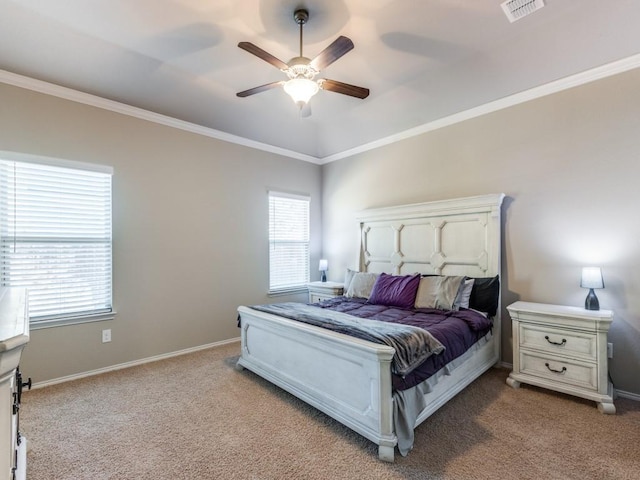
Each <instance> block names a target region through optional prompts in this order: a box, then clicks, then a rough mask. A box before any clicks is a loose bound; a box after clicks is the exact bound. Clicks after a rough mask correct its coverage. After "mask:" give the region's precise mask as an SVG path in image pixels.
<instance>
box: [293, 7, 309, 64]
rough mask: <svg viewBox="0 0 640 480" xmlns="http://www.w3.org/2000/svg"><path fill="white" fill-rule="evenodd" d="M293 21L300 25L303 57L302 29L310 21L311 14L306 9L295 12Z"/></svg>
mask: <svg viewBox="0 0 640 480" xmlns="http://www.w3.org/2000/svg"><path fill="white" fill-rule="evenodd" d="M293 19H294V20H295V21H296V23H297V24H298V25H300V56H301V57H302V27H303V26H304V24H305V23H307V21H308V20H309V12H308V11H307V10H305V9H304V8H300V9H298V10H296V11H295V12H293Z"/></svg>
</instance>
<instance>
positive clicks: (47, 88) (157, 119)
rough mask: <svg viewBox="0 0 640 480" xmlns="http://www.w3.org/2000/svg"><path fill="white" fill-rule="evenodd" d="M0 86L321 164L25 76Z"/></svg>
mask: <svg viewBox="0 0 640 480" xmlns="http://www.w3.org/2000/svg"><path fill="white" fill-rule="evenodd" d="M0 83H6V84H8V85H13V86H15V87H20V88H24V89H27V90H32V91H34V92H38V93H44V94H46V95H51V96H54V97H58V98H63V99H65V100H70V101H72V102H77V103H81V104H84V105H89V106H92V107H97V108H101V109H103V110H109V111H110V112H115V113H120V114H122V115H128V116H130V117H134V118H138V119H141V120H146V121H149V122H153V123H157V124H160V125H165V126H167V127H172V128H177V129H179V130H184V131H187V132H190V133H195V134H197V135H203V136H205V137H211V138H215V139H217V140H222V141H224V142H229V143H234V144H237V145H242V146H245V147H249V148H253V149H256V150H262V151H265V152H269V153H275V154H277V155H282V156H284V157H290V158H294V159H296V160H304V161H305V162H311V163H315V164H319V163H321V159H319V158H317V157H314V156H312V155H306V154H304V153H299V152H294V151H293V150H287V149H286V148H280V147H276V146H274V145H269V144H267V143H262V142H257V141H255V140H250V139H248V138H244V137H240V136H238V135H232V134H230V133H226V132H222V131H220V130H216V129H214V128H209V127H204V126H202V125H197V124H195V123H190V122H185V121H184V120H179V119H177V118H173V117H169V116H167V115H162V114H160V113H155V112H152V111H150V110H145V109H143V108H138V107H133V106H131V105H127V104H125V103H120V102H116V101H115V100H109V99H106V98H103V97H99V96H97V95H92V94H90V93H85V92H80V91H78V90H74V89H72V88H68V87H62V86H60V85H56V84H53V83H49V82H45V81H42V80H37V79H35V78H31V77H27V76H24V75H18V74H17V73H13V72H9V71H7V70H0Z"/></svg>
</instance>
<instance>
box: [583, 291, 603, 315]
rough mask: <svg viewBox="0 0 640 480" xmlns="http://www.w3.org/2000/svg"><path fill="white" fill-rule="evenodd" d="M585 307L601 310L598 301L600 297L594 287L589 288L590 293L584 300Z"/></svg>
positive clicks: (586, 308)
mask: <svg viewBox="0 0 640 480" xmlns="http://www.w3.org/2000/svg"><path fill="white" fill-rule="evenodd" d="M584 308H585V310H600V302H598V297H596V293H595V292H594V291H593V288H590V289H589V294H588V295H587V298H586V299H585V301H584Z"/></svg>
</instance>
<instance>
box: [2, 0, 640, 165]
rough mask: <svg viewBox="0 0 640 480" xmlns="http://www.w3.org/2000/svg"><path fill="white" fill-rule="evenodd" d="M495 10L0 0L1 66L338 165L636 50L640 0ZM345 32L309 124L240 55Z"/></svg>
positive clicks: (281, 52)
mask: <svg viewBox="0 0 640 480" xmlns="http://www.w3.org/2000/svg"><path fill="white" fill-rule="evenodd" d="M501 2H502V0H396V1H393V0H208V1H207V0H55V1H54V0H0V12H1V14H0V69H3V70H5V71H8V72H12V73H15V74H19V75H24V76H27V77H31V78H34V79H37V80H42V81H45V82H50V83H52V84H56V85H61V86H65V87H69V88H71V89H75V90H78V91H80V92H86V93H89V94H93V95H97V96H99V97H103V98H106V99H110V100H114V101H117V102H121V103H124V104H127V105H131V106H135V107H139V108H141V109H145V110H149V111H151V112H156V113H159V114H162V115H166V116H169V117H173V118H176V119H180V120H183V121H186V122H191V123H193V124H195V125H199V126H202V127H207V128H210V129H215V130H218V131H220V132H226V133H227V134H230V135H235V136H239V137H242V138H245V139H248V140H250V141H253V142H261V143H264V144H267V145H271V146H274V147H277V148H281V149H285V150H288V151H291V152H296V153H297V154H302V155H303V156H307V155H308V156H311V157H316V158H318V159H323V158H330V157H332V156H333V157H335V156H336V155H340V153H341V152H345V151H348V150H352V149H357V148H359V147H361V146H363V145H367V144H371V143H372V142H375V141H379V140H380V139H384V138H387V137H392V136H395V135H399V134H400V135H401V134H402V132H406V131H407V130H411V129H415V128H418V127H420V126H423V125H426V124H430V123H433V122H437V121H438V120H440V119H443V118H446V117H450V116H452V115H455V114H458V113H459V112H464V111H469V110H470V109H474V108H477V107H478V106H481V105H485V104H487V103H490V102H495V101H498V100H500V99H503V98H505V97H509V96H511V95H514V94H517V93H519V92H524V91H527V90H530V89H532V88H535V87H538V86H541V85H545V84H548V83H549V82H555V81H558V80H560V79H563V78H566V77H571V76H573V75H576V74H580V73H581V72H585V71H588V70H591V69H593V68H595V67H599V66H602V65H605V64H608V63H611V62H616V61H619V60H622V59H625V58H628V57H632V56H636V55H638V54H639V53H640V27H639V25H640V1H638V0H606V1H603V0H546V2H545V3H546V6H545V7H544V8H542V9H541V10H539V11H537V12H535V13H533V14H531V15H529V16H527V17H525V18H523V19H521V20H519V21H517V22H515V23H509V21H508V20H507V18H506V16H505V15H504V13H503V12H502V9H501V8H500V3H501ZM299 6H303V7H305V8H307V9H308V10H309V13H310V19H309V22H308V24H307V25H306V26H305V28H304V37H305V42H304V54H305V56H307V57H310V58H313V57H314V56H315V55H316V54H318V53H319V52H320V51H322V50H323V49H324V48H325V47H326V46H328V45H329V44H330V43H331V42H332V41H333V40H335V38H337V37H338V36H339V35H345V36H347V37H349V38H351V39H352V40H353V42H354V44H355V48H354V49H353V50H352V51H351V52H349V53H347V54H346V55H345V56H344V57H342V58H340V59H339V60H337V61H336V62H335V63H333V64H332V65H330V66H329V67H327V69H326V70H325V71H324V72H322V74H321V75H320V76H321V77H323V78H330V79H333V80H339V81H342V82H346V83H351V84H354V85H358V86H363V87H367V88H369V89H370V91H371V94H370V96H369V97H368V98H366V99H364V100H360V99H356V98H352V97H348V96H344V95H340V94H337V93H333V92H328V91H320V92H319V93H318V94H317V95H316V96H315V97H314V98H313V99H312V100H311V107H312V111H313V114H312V116H311V117H309V118H300V117H299V114H298V110H297V108H296V106H295V105H294V104H293V102H292V101H291V99H290V98H289V97H288V96H287V95H286V94H285V93H284V92H283V91H282V90H281V89H279V88H278V89H274V90H270V91H266V92H263V93H260V94H257V95H254V96H250V97H247V98H238V97H236V95H235V94H236V92H238V91H241V90H246V89H248V88H251V87H254V86H258V85H261V84H264V83H269V82H273V81H277V80H281V79H283V78H285V75H284V74H283V73H282V72H280V71H279V70H277V69H276V68H274V67H273V66H271V65H270V64H268V63H266V62H264V61H262V60H260V59H259V58H257V57H255V56H253V55H251V54H249V53H247V52H245V51H243V50H241V49H240V48H238V47H237V44H238V42H240V41H248V42H252V43H254V44H256V45H258V46H259V47H261V48H263V49H264V50H266V51H268V52H269V53H271V54H273V55H275V56H276V57H278V58H279V59H281V60H283V61H285V62H287V61H288V60H289V59H290V58H292V57H294V56H297V54H298V51H297V50H298V34H299V32H298V26H297V25H296V24H295V22H294V21H293V11H294V10H295V9H296V7H299Z"/></svg>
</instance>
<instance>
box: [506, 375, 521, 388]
mask: <svg viewBox="0 0 640 480" xmlns="http://www.w3.org/2000/svg"><path fill="white" fill-rule="evenodd" d="M507 385H509V386H510V387H511V388H520V382H519V381H517V380H514V379H513V378H511V377H507Z"/></svg>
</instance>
